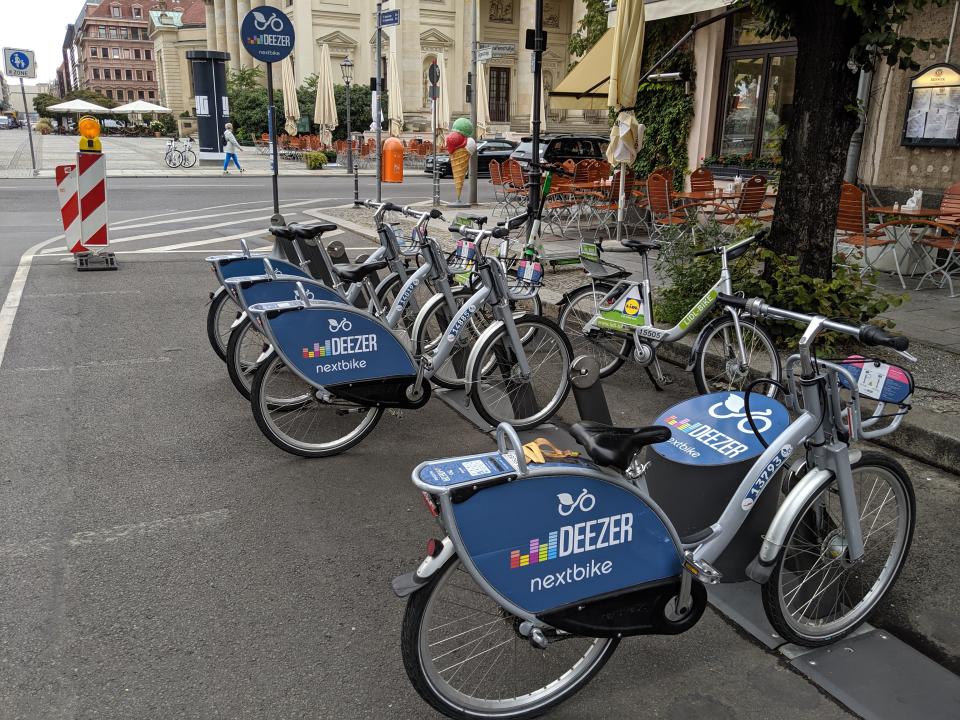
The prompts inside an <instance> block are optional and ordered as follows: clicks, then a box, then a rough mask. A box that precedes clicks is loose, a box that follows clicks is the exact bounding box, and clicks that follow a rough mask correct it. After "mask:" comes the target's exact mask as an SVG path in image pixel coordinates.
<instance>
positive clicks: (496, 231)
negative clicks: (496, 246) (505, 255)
mask: <svg viewBox="0 0 960 720" xmlns="http://www.w3.org/2000/svg"><path fill="white" fill-rule="evenodd" d="M509 234H510V233H509V232H508V231H507V229H506V228H502V227H495V228H493V230H491V231H490V235H491V236H493V237H495V238H497V239H498V240H500V239H502V238H505V237H507V236H508V235H509Z"/></svg>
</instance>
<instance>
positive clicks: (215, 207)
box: [112, 198, 306, 225]
mask: <svg viewBox="0 0 960 720" xmlns="http://www.w3.org/2000/svg"><path fill="white" fill-rule="evenodd" d="M300 200H306V198H296V199H295V200H294V201H292V202H299V201H300ZM241 205H263V200H246V201H244V202H238V203H226V204H225V205H207V206H206V207H202V208H192V209H190V210H168V211H167V212H162V213H157V214H156V215H143V216H142V217H137V218H128V219H126V220H117V222H115V223H112V224H113V225H126V224H127V223H132V222H140V221H141V220H153V219H154V218H158V217H162V218H165V217H170V216H171V215H186V214H188V213H196V212H206V211H207V210H219V209H220V208H232V207H240V206H241Z"/></svg>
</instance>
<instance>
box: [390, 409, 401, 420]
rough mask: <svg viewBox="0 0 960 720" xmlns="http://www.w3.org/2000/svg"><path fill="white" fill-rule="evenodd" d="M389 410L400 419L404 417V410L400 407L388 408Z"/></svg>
mask: <svg viewBox="0 0 960 720" xmlns="http://www.w3.org/2000/svg"><path fill="white" fill-rule="evenodd" d="M387 412H388V413H389V414H390V415H393V416H394V417H395V418H397V419H398V420H399V419H402V418H403V410H401V409H400V408H387Z"/></svg>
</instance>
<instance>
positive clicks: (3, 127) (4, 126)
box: [0, 115, 13, 130]
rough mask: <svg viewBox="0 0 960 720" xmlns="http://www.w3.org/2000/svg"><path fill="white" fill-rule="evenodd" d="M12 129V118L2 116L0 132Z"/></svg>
mask: <svg viewBox="0 0 960 720" xmlns="http://www.w3.org/2000/svg"><path fill="white" fill-rule="evenodd" d="M12 127H13V125H12V124H11V122H10V118H8V117H7V116H6V115H0V130H7V129H9V128H12Z"/></svg>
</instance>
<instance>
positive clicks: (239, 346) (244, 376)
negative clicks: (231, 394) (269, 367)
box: [227, 317, 270, 400]
mask: <svg viewBox="0 0 960 720" xmlns="http://www.w3.org/2000/svg"><path fill="white" fill-rule="evenodd" d="M269 347H270V343H268V342H267V340H266V338H265V337H263V335H261V334H260V332H259V331H258V330H257V329H256V328H255V327H254V326H253V323H252V322H250V318H249V317H245V318H244V319H243V320H242V321H241V322H240V324H239V325H237V326H236V327H235V328H234V329H233V332H231V333H230V341H229V342H228V343H227V372H228V373H229V374H230V382H232V383H233V386H234V387H235V388H236V389H237V392H239V393H240V394H241V395H243V396H244V397H245V398H246V399H247V400H249V399H250V386H251V385H253V376H254V375H255V374H256V372H257V360H258V359H259V358H260V356H261V355H263V353H264V351H265V350H267V349H268V348H269Z"/></svg>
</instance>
